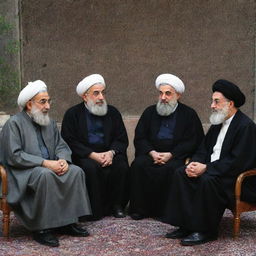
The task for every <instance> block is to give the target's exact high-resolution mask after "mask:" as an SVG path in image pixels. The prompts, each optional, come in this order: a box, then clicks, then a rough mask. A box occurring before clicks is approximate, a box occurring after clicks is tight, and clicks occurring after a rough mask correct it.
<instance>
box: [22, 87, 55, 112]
mask: <svg viewBox="0 0 256 256" xmlns="http://www.w3.org/2000/svg"><path fill="white" fill-rule="evenodd" d="M50 104H51V99H50V96H49V95H48V92H40V93H38V94H37V95H36V96H34V97H33V98H32V99H31V100H30V101H29V102H28V103H27V110H28V112H30V111H31V109H32V106H33V107H34V108H36V109H37V110H39V111H41V112H42V113H43V114H47V113H48V112H49V110H50Z"/></svg>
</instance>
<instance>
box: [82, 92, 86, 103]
mask: <svg viewBox="0 0 256 256" xmlns="http://www.w3.org/2000/svg"><path fill="white" fill-rule="evenodd" d="M82 98H83V100H84V101H85V102H87V94H86V93H84V94H83V96H82Z"/></svg>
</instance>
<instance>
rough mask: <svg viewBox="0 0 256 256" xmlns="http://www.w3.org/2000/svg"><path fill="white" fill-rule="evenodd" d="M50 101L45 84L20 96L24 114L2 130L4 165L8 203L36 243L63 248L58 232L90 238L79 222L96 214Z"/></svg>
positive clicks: (33, 86)
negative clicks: (55, 118) (50, 110)
mask: <svg viewBox="0 0 256 256" xmlns="http://www.w3.org/2000/svg"><path fill="white" fill-rule="evenodd" d="M50 102H51V99H50V97H49V95H48V93H47V87H46V85H45V83H44V82H43V81H40V80H37V81H34V82H30V83H28V85H27V86H26V87H25V88H24V89H23V90H22V91H21V92H20V94H19V97H18V105H19V106H20V108H21V109H22V111H21V112H19V113H18V114H16V115H14V116H12V117H11V118H10V119H9V120H8V121H7V122H6V124H5V125H4V127H3V129H2V132H1V137H0V139H1V141H0V142H1V145H0V147H1V155H0V157H1V159H0V160H1V162H2V163H3V164H4V166H5V168H6V169H7V176H8V186H9V193H8V197H7V201H8V203H9V204H10V206H11V208H12V210H13V211H14V213H15V215H16V216H17V218H18V219H19V220H20V221H21V223H22V224H23V225H24V226H25V227H26V228H27V229H29V230H31V231H33V238H34V240H36V241H37V242H39V243H41V244H45V245H49V246H58V245H59V241H58V239H57V237H56V236H55V235H54V233H61V234H69V235H72V236H88V235H89V234H88V232H87V231H86V230H85V229H82V228H80V227H78V226H77V225H76V224H75V223H76V222H77V221H78V218H79V217H80V216H84V215H89V214H90V213H91V209H90V203H89V200H88V196H87V191H86V186H85V175H84V173H83V171H82V170H81V169H80V168H79V167H78V166H75V165H72V164H71V151H70V149H69V147H68V146H67V144H66V143H65V142H64V141H63V139H62V138H61V137H60V134H59V131H58V129H57V126H56V123H55V122H54V121H52V120H50V119H49V116H48V111H49V109H50Z"/></svg>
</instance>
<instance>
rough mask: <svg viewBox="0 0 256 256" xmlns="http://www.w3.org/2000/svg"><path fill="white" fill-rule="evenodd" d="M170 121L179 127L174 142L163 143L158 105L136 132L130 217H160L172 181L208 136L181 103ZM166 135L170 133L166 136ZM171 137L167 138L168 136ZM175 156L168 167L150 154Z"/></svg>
mask: <svg viewBox="0 0 256 256" xmlns="http://www.w3.org/2000/svg"><path fill="white" fill-rule="evenodd" d="M172 115H174V118H172V119H170V118H169V119H170V120H171V121H172V122H174V123H175V125H174V126H172V125H171V124H170V126H171V127H172V128H173V131H172V132H171V131H170V132H171V133H172V135H171V136H169V137H172V138H171V139H170V138H169V139H159V136H158V134H159V130H160V128H161V124H162V121H163V120H164V122H165V123H166V122H167V123H168V119H167V120H166V118H168V117H162V116H160V115H159V114H158V113H157V111H156V105H152V106H150V107H148V108H147V109H146V110H145V111H144V112H143V114H142V116H141V118H140V120H139V122H138V125H137V127H136V130H135V138H134V145H135V149H136V151H135V156H136V157H135V160H134V161H133V163H132V165H131V191H130V209H129V210H130V213H131V214H132V213H139V214H141V215H144V216H151V217H159V216H161V215H162V214H163V209H164V206H165V203H166V199H167V188H168V183H167V181H168V177H169V176H172V173H173V171H174V170H175V169H176V168H178V167H179V166H182V165H183V164H184V162H185V159H186V158H187V157H191V156H192V154H193V153H194V151H195V150H196V148H197V146H198V145H200V142H201V141H202V138H203V136H204V133H203V128H202V124H201V122H200V119H199V117H198V115H197V114H196V112H195V111H194V110H193V109H192V108H190V107H188V106H186V105H184V104H182V103H179V104H178V107H177V109H176V110H175V111H174V113H173V114H172ZM165 133H166V132H165ZM165 135H167V134H165ZM151 150H155V151H157V152H171V153H172V155H173V158H172V159H171V160H169V161H168V162H167V163H166V164H165V165H158V164H154V163H153V159H152V157H151V156H149V152H150V151H151Z"/></svg>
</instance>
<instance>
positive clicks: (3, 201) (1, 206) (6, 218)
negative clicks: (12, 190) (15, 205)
mask: <svg viewBox="0 0 256 256" xmlns="http://www.w3.org/2000/svg"><path fill="white" fill-rule="evenodd" d="M0 177H1V182H2V191H1V195H0V210H1V211H2V212H3V236H4V237H9V226H10V212H11V208H10V206H9V205H8V203H7V193H8V185H7V174H6V171H5V169H4V167H3V166H2V165H0Z"/></svg>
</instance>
